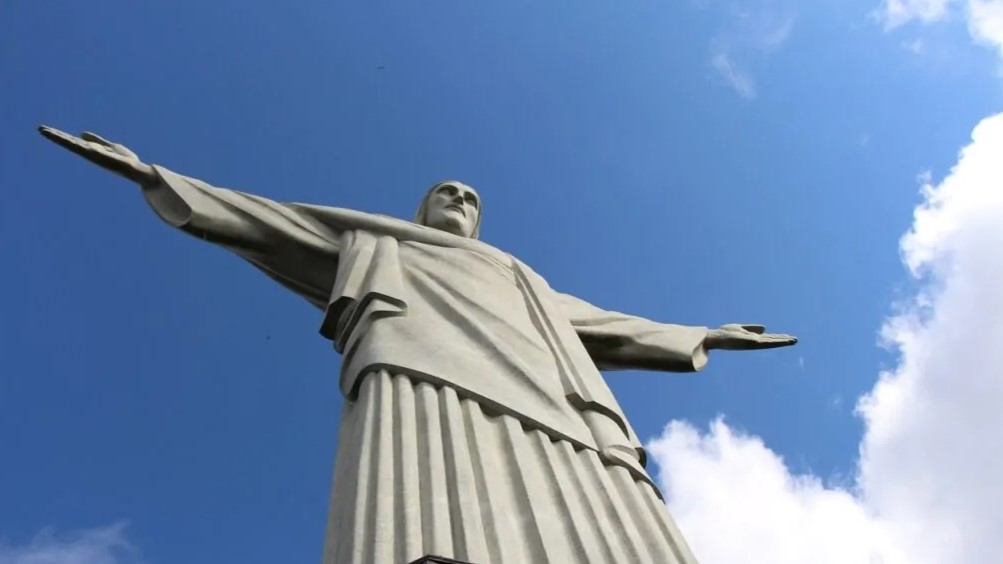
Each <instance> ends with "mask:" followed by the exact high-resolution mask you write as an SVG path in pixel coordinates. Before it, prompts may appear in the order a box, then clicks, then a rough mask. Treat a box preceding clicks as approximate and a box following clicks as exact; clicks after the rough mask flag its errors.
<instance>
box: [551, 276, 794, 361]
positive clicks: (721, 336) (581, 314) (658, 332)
mask: <svg viewBox="0 0 1003 564" xmlns="http://www.w3.org/2000/svg"><path fill="white" fill-rule="evenodd" d="M555 299H556V302H557V304H558V307H560V308H561V310H562V311H563V313H564V314H565V315H566V316H567V318H568V320H569V321H570V322H571V325H572V326H573V327H574V328H575V331H576V332H577V333H578V337H579V338H580V339H581V341H582V344H584V345H585V349H586V350H587V351H588V353H589V356H590V357H592V361H593V362H595V364H596V366H597V367H599V369H600V370H631V369H637V370H658V371H663V372H696V371H698V370H701V369H702V368H703V367H704V366H705V365H706V364H707V353H708V351H710V350H712V349H726V350H755V349H768V348H775V347H783V346H788V345H793V344H794V343H796V342H797V339H796V338H795V337H792V336H790V335H771V334H766V333H765V327H763V326H762V325H740V324H730V325H724V326H722V327H720V328H719V329H707V328H706V327H688V326H685V325H673V324H668V323H659V322H656V321H651V320H648V319H644V318H642V317H636V316H633V315H626V314H623V313H618V312H615V311H606V310H604V309H601V308H598V307H596V306H594V305H592V304H590V303H588V302H586V301H584V300H581V299H578V298H576V297H574V296H571V295H568V294H561V293H557V294H556V298H555Z"/></svg>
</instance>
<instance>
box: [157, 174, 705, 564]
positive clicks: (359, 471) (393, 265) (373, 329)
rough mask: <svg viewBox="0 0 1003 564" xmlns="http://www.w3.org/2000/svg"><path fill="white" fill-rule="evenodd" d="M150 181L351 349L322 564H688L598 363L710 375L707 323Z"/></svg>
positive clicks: (501, 256) (409, 237)
mask: <svg viewBox="0 0 1003 564" xmlns="http://www.w3.org/2000/svg"><path fill="white" fill-rule="evenodd" d="M154 168H155V170H156V171H157V173H158V178H159V182H157V183H155V184H151V185H148V186H145V187H144V188H143V193H144V196H145V197H146V200H147V202H148V203H149V204H150V206H151V207H152V208H153V210H154V211H155V212H156V213H157V215H159V216H160V217H161V218H162V219H163V220H164V221H166V222H167V223H168V224H170V225H172V226H174V227H176V228H179V229H181V230H183V231H185V232H187V233H189V234H191V235H194V236H196V237H199V238H201V239H203V240H206V241H209V242H212V243H214V244H217V245H219V246H222V247H224V248H227V249H229V250H231V251H233V252H235V253H236V254H238V255H239V256H241V257H243V258H244V259H246V260H247V261H249V262H250V263H251V264H252V265H254V266H255V267H257V268H258V269H260V270H261V271H263V272H264V273H265V274H267V275H268V276H270V277H272V278H273V279H275V280H276V281H277V282H279V283H280V284H282V285H283V286H285V287H286V288H288V289H290V290H292V291H293V292H295V293H297V294H298V295H300V296H302V297H303V298H305V299H306V300H307V301H309V302H310V303H311V304H313V305H315V306H316V307H318V308H320V309H321V310H322V312H323V319H322V322H321V328H320V332H321V334H322V335H323V336H324V337H326V338H328V339H330V340H331V341H332V342H333V346H334V348H335V349H336V350H337V351H338V352H340V353H342V355H343V359H342V363H341V375H340V388H341V391H342V393H343V394H344V396H345V398H346V404H345V408H344V411H343V415H342V422H341V428H340V431H339V445H338V454H337V459H336V462H335V476H334V484H333V488H332V489H333V493H332V496H331V506H330V514H329V519H328V530H327V538H326V541H325V548H324V562H325V563H326V564H335V563H337V564H341V563H349V562H351V563H360V564H361V563H369V562H372V563H383V562H388V563H390V562H395V563H396V562H400V563H406V562H410V561H413V560H415V559H418V558H420V557H422V556H425V555H429V554H434V555H438V556H445V557H450V558H456V559H460V560H463V561H469V562H474V563H477V564H482V563H489V562H491V563H495V562H498V563H501V562H505V563H508V562H534V563H535V562H554V563H565V562H568V563H570V562H631V563H633V562H652V563H672V562H680V563H691V562H695V559H694V558H693V556H692V554H691V553H690V551H689V549H688V548H687V546H686V543H685V541H684V540H683V538H682V536H681V534H680V533H679V531H678V529H677V528H676V526H675V524H674V523H673V521H672V519H671V517H670V516H669V514H668V512H667V510H666V508H665V506H664V504H663V503H662V501H661V494H660V492H659V491H658V488H657V486H656V485H655V484H654V483H653V482H652V480H651V478H650V476H649V475H648V473H647V471H646V470H645V468H644V465H645V454H644V449H643V447H642V445H641V444H640V442H639V441H638V439H637V437H636V435H635V434H634V431H633V429H632V428H631V426H630V424H629V423H628V421H627V419H626V417H625V416H624V414H623V411H622V409H621V408H620V406H619V405H618V404H617V402H616V399H615V398H614V397H613V394H612V392H611V391H610V390H609V387H608V386H607V385H606V383H605V381H604V380H603V378H602V376H601V374H600V372H599V369H600V368H601V369H630V368H641V369H652V370H664V371H674V372H690V371H696V370H699V369H700V368H702V367H703V365H704V364H705V363H706V352H705V350H704V348H703V341H704V338H705V336H706V332H707V330H706V329H705V328H699V327H684V326H679V325H670V324H663V323H657V322H653V321H649V320H646V319H642V318H639V317H634V316H629V315H624V314H620V313H616V312H610V311H605V310H602V309H600V308H597V307H595V306H592V305H591V304H588V303H586V302H584V301H582V300H580V299H577V298H575V297H573V296H570V295H567V294H562V293H559V292H556V291H555V290H553V289H551V288H550V287H549V285H548V284H547V283H546V281H545V280H544V279H543V278H542V277H540V276H539V275H538V274H536V273H535V272H533V270H532V269H530V268H529V267H528V266H526V265H525V264H523V263H521V262H520V261H518V260H517V259H515V258H514V257H512V256H510V255H508V254H506V253H504V252H501V251H499V250H498V249H495V248H494V247H492V246H490V245H487V244H485V243H482V242H480V241H476V240H473V239H467V238H463V237H458V236H455V235H452V234H449V233H445V232H442V231H439V230H435V229H431V228H428V227H424V226H420V225H416V224H414V223H411V222H406V221H401V220H396V219H392V218H388V217H384V216H377V215H372V214H367V213H362V212H357V211H352V210H346V209H341V208H333V207H325V206H313V205H306V204H280V203H277V202H274V201H271V200H268V199H265V198H262V197H258V196H253V195H250V194H245V193H241V192H237V191H234V190H228V189H224V188H217V187H213V186H210V185H208V184H206V183H204V182H201V181H198V180H195V179H192V178H187V177H184V176H181V175H177V174H175V173H173V172H171V171H170V170H167V169H165V168H163V167H159V166H155V167H154Z"/></svg>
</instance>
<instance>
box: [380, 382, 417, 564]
mask: <svg viewBox="0 0 1003 564" xmlns="http://www.w3.org/2000/svg"><path fill="white" fill-rule="evenodd" d="M381 377H382V374H381ZM393 380H394V406H393V407H394V410H393V411H394V415H395V416H396V418H397V428H396V433H395V435H394V451H393V453H392V454H390V455H389V456H390V457H391V458H393V459H394V461H395V462H396V466H395V469H396V472H395V474H394V480H395V481H394V488H393V493H394V496H395V498H396V501H397V505H396V508H397V514H396V515H395V516H394V517H395V519H396V523H397V541H396V544H397V546H396V548H397V552H396V554H395V560H394V562H411V561H413V560H416V559H418V558H420V557H421V556H422V555H423V553H422V551H421V549H422V540H421V537H422V535H421V488H420V487H419V483H420V482H419V473H420V470H421V468H420V466H421V462H420V461H421V459H420V458H419V457H418V433H417V429H418V417H417V415H416V414H415V396H414V388H413V385H412V383H411V380H409V379H408V378H407V377H406V376H394V378H393ZM384 456H386V455H384Z"/></svg>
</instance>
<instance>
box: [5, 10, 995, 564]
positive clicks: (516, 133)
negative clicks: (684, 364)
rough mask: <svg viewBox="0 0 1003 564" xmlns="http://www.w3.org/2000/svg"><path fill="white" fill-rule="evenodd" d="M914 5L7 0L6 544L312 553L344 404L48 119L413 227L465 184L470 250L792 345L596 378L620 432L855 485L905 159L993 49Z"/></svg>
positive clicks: (302, 352) (295, 320) (991, 95)
mask: <svg viewBox="0 0 1003 564" xmlns="http://www.w3.org/2000/svg"><path fill="white" fill-rule="evenodd" d="M933 3H934V4H944V5H945V6H946V8H945V9H946V10H947V11H946V12H945V13H944V14H942V15H936V16H935V17H930V18H927V19H929V20H930V21H929V22H916V21H910V20H909V18H906V19H904V20H902V21H901V22H900V21H892V20H891V19H889V18H890V16H888V13H890V12H887V8H888V6H889V4H885V5H884V9H885V10H886V11H885V12H882V9H883V8H882V5H881V4H880V2H873V1H858V0H850V1H847V0H841V1H838V2H837V1H836V0H824V1H818V2H811V3H801V2H793V1H790V2H784V1H780V0H778V1H764V0H754V1H751V2H747V3H742V6H740V7H737V6H736V5H732V4H728V3H724V2H719V1H717V0H702V1H696V0H693V1H691V2H675V3H673V2H628V3H625V4H624V3H617V4H616V5H614V3H610V2H595V1H586V2H579V3H576V5H575V6H574V7H571V6H562V5H558V4H548V5H541V4H540V3H534V2H522V1H519V2H505V3H483V2H481V3H452V2H441V1H432V2H421V3H406V2H393V3H389V4H383V5H366V6H365V7H362V4H359V5H358V6H350V5H347V4H344V5H335V4H332V3H329V2H320V1H310V0H307V1H304V2H300V3H297V4H296V5H295V7H288V6H287V7H284V8H279V7H278V6H277V5H276V4H274V3H268V2H257V1H253V2H247V1H245V2H236V1H228V2H227V1H220V2H211V3H204V2H194V1H191V0H177V1H174V2H169V3H156V4H144V3H134V2H125V1H122V0H116V1H107V2H101V3H87V4H86V5H85V4H81V3H74V2H62V3H51V2H16V3H12V4H11V5H9V6H7V7H6V8H5V10H4V11H5V16H4V17H3V18H2V19H0V73H2V75H3V76H5V77H7V81H5V88H4V96H3V99H4V107H5V109H6V111H4V112H2V113H0V147H2V148H3V151H2V152H0V159H2V160H0V186H2V187H3V189H4V199H3V205H2V206H0V265H3V272H4V276H3V278H2V279H3V281H4V288H3V298H2V300H0V539H2V540H0V562H3V563H5V564H6V563H8V562H14V563H19V562H21V561H19V560H17V558H21V557H23V555H24V554H27V552H26V551H28V550H30V548H25V547H26V546H28V545H30V544H31V543H32V542H35V544H36V546H41V545H45V546H48V545H49V544H52V545H53V546H57V545H58V546H63V545H61V544H60V543H61V542H63V541H64V540H66V538H67V537H66V536H65V535H74V534H76V535H78V536H80V535H83V537H85V538H88V539H92V537H93V536H94V534H98V533H100V534H99V535H98V536H100V535H105V537H103V538H106V539H107V538H111V539H112V540H113V541H114V542H112V541H108V542H107V543H106V545H108V546H111V545H113V544H114V543H116V542H120V541H121V543H123V544H128V545H131V546H133V547H134V549H135V551H136V552H137V553H139V554H141V557H142V558H143V559H144V561H147V562H152V563H161V564H163V563H175V562H186V563H191V564H197V563H201V562H206V563H209V562H213V563H215V562H248V563H253V562H312V561H316V560H317V559H318V558H319V554H320V549H321V543H322V537H323V527H324V520H325V517H326V512H327V495H328V491H329V488H330V477H331V465H332V461H333V456H334V450H335V447H336V429H337V422H338V416H339V411H340V405H341V399H340V397H339V395H338V392H337V388H336V375H337V370H338V358H337V356H336V354H335V353H334V351H333V350H331V348H330V347H329V346H328V345H329V344H328V343H327V342H326V341H324V340H323V339H321V338H320V337H319V335H318V334H317V329H318V326H319V322H320V318H319V314H318V312H317V311H315V310H313V309H311V307H310V306H308V305H307V304H306V303H305V302H302V300H301V299H299V298H297V297H295V296H292V295H290V294H288V293H287V292H285V291H284V290H283V289H281V288H279V287H278V286H277V285H275V284H274V283H272V282H271V281H270V280H268V279H266V278H265V277H263V276H261V275H260V274H259V273H258V272H256V271H255V270H253V269H252V268H251V267H250V266H249V265H247V264H245V263H243V262H241V260H240V259H238V258H236V257H234V256H230V255H228V254H227V253H226V252H224V251H222V250H219V249H216V248H211V247H209V246H207V245H205V244H203V243H201V242H200V241H197V240H194V239H191V238H189V237H187V236H185V235H183V234H180V233H176V232H172V231H171V230H170V229H169V228H168V227H167V226H166V225H164V224H162V223H161V222H160V221H159V220H158V219H157V218H156V217H155V216H154V215H153V214H152V212H150V210H149V209H147V206H146V204H145V203H144V202H143V200H142V198H141V196H140V194H139V193H138V190H137V189H136V188H135V187H133V186H131V185H129V184H128V183H127V182H125V181H123V180H120V179H118V178H115V177H113V176H111V175H110V174H108V173H105V172H103V171H101V170H98V169H97V168H96V167H93V166H92V165H89V164H87V163H85V162H83V161H82V160H80V159H78V158H76V157H74V156H73V155H70V154H68V153H65V152H64V151H62V150H60V149H58V148H57V147H55V146H54V145H51V144H49V143H47V142H45V141H44V140H43V139H42V138H41V137H39V136H38V135H37V134H36V133H35V131H34V128H35V127H36V126H37V125H39V124H42V123H45V124H49V125H53V126H55V127H59V128H61V129H64V130H67V131H72V132H79V131H83V130H92V131H96V132H98V133H100V134H102V135H104V136H105V137H107V138H110V139H113V140H115V141H119V142H121V143H124V144H125V145H127V146H129V147H130V148H132V149H133V150H134V151H136V152H137V153H138V154H139V155H140V157H141V158H142V159H143V160H145V161H147V162H151V163H156V164H161V165H163V166H166V167H168V168H171V169H173V170H175V171H177V172H180V173H183V174H187V175H190V176H194V177H197V178H201V179H203V180H206V181H208V182H210V183H213V184H216V185H220V186H226V187H232V188H237V189H240V190H243V191H248V192H253V193H257V194H261V195H264V196H268V197H271V198H275V199H278V200H284V201H301V202H311V203H324V204H330V205H336V206H340V207H349V208H355V209H361V210H365V211H373V212H379V213H388V214H392V215H396V216H399V217H405V218H409V217H411V215H412V214H413V212H414V209H415V207H416V205H417V203H418V200H419V198H420V197H421V195H422V193H423V191H424V189H425V188H426V187H427V186H428V185H430V184H431V183H433V182H435V181H437V180H440V179H444V178H458V179H460V180H463V181H465V182H468V183H469V184H471V185H473V186H475V187H476V188H478V190H479V191H480V192H481V194H482V196H483V199H484V205H485V219H484V226H483V229H482V237H483V238H484V239H485V240H486V241H488V242H490V243H492V244H494V245H496V246H498V247H500V248H502V249H505V250H507V251H509V252H511V253H513V254H515V255H516V256H518V257H520V258H521V259H522V260H524V261H525V262H527V263H529V264H530V265H532V266H533V267H534V268H536V269H537V270H538V271H539V272H540V273H542V274H543V275H544V276H545V277H547V279H548V280H549V281H550V283H551V285H552V286H554V287H556V288H558V289H561V290H563V291H566V292H569V293H573V294H576V295H578V296H579V297H582V298H584V299H587V300H589V301H591V302H593V303H596V304H597V305H601V306H603V307H607V308H610V309H616V310H621V311H626V312H630V313H636V314H641V315H645V316H648V317H651V318H654V319H657V320H662V321H670V322H676V323H684V324H695V325H718V324H723V323H729V322H756V323H765V324H766V325H767V326H768V327H769V328H770V329H773V330H776V331H779V332H790V333H795V334H797V335H798V336H799V337H800V338H801V343H799V344H798V346H797V347H795V348H794V349H783V350H777V351H769V352H761V353H718V354H715V355H714V356H713V357H712V360H711V363H710V366H709V367H708V368H707V370H706V371H705V372H703V373H701V374H699V375H681V374H655V373H616V374H612V375H610V376H609V382H610V385H611V386H612V388H613V389H614V391H615V392H616V393H617V395H618V397H619V398H620V400H621V403H622V404H623V406H624V408H625V410H626V412H627V414H628V416H629V417H630V418H631V420H632V422H633V423H634V426H635V428H636V430H637V432H638V434H639V435H640V436H641V437H642V439H644V440H648V439H656V438H659V437H661V438H662V439H663V440H664V441H667V442H664V443H661V444H663V446H664V445H665V444H670V443H672V440H671V439H673V438H675V439H679V438H680V437H681V436H682V435H680V434H678V432H682V431H680V430H679V429H681V428H678V427H677V431H678V432H677V434H676V435H672V434H671V432H670V431H666V429H665V428H666V425H667V424H668V423H669V422H670V421H673V420H676V421H685V422H688V424H689V425H692V426H694V427H693V428H688V429H689V430H694V432H697V433H705V432H706V433H710V434H708V435H706V436H704V435H702V434H701V435H700V437H702V438H701V440H704V439H707V440H709V439H708V437H718V438H720V436H721V435H714V434H713V433H715V431H713V429H712V428H711V430H708V427H707V426H708V424H709V423H711V422H712V421H713V420H715V418H717V417H718V416H720V415H723V416H724V417H725V421H726V422H727V425H729V427H728V429H729V430H730V431H729V432H734V433H738V434H740V435H741V434H742V433H745V435H742V436H747V437H754V438H755V440H756V441H761V443H762V444H763V445H766V447H764V448H768V450H769V451H770V452H771V453H773V454H774V455H776V456H779V457H782V459H783V461H784V464H785V465H786V466H785V468H786V470H785V471H787V472H790V473H791V475H794V476H797V475H811V476H815V477H818V478H820V479H821V480H822V482H823V486H828V487H829V488H830V489H827V490H826V491H839V492H843V490H841V489H838V488H839V487H840V486H843V487H846V488H847V490H846V491H847V492H849V493H848V494H847V495H857V494H856V493H854V492H856V488H855V487H854V481H855V480H857V478H855V477H854V476H856V473H857V471H858V463H859V462H860V459H859V453H860V449H861V448H862V445H866V444H868V443H866V442H864V443H862V440H863V439H864V438H865V436H867V435H868V433H867V430H868V429H870V427H868V425H869V424H871V423H869V422H873V421H872V420H869V419H866V418H861V417H858V416H856V415H855V414H854V405H855V403H856V402H857V400H858V398H860V397H861V396H863V395H864V394H867V393H868V392H871V391H872V390H873V389H875V388H874V387H875V383H876V381H877V379H878V376H879V373H880V372H881V371H882V370H886V371H890V372H891V373H895V371H896V370H897V369H899V368H901V367H902V366H905V365H906V364H907V363H904V361H903V360H902V358H901V355H896V354H892V353H891V352H889V351H888V350H884V349H882V348H880V347H879V346H878V339H879V331H880V330H881V328H882V327H883V326H886V325H887V323H888V321H889V315H891V314H892V313H894V312H895V311H897V310H895V309H894V307H893V305H894V304H896V303H899V302H901V301H902V300H906V301H908V300H909V299H911V296H914V295H916V294H915V293H916V292H917V287H922V285H921V282H918V281H917V280H916V279H914V278H913V277H911V276H910V275H909V273H908V271H907V270H906V268H905V267H904V266H903V261H902V253H906V255H907V256H908V252H909V249H900V246H899V240H900V238H901V237H902V236H903V234H905V233H907V232H908V231H910V229H914V228H915V227H916V225H915V224H914V211H915V209H916V207H917V205H919V204H921V198H920V196H919V195H918V193H917V189H918V184H917V175H919V174H920V173H922V172H923V171H927V170H929V171H932V172H933V174H934V177H935V178H941V177H944V176H945V175H947V174H948V173H949V171H950V170H951V167H953V166H955V164H956V163H957V162H958V151H959V149H961V148H962V147H964V146H966V145H967V144H969V143H970V142H971V136H972V130H973V127H975V125H976V124H977V123H979V122H980V120H982V119H983V118H984V117H986V116H988V115H990V114H991V113H993V112H994V111H998V110H999V108H1000V88H999V79H998V74H997V73H996V71H997V70H998V64H999V63H998V58H997V57H996V56H995V54H994V53H993V50H992V49H985V48H983V47H981V46H978V45H976V44H974V43H973V42H972V38H971V37H970V36H969V29H976V31H977V27H976V28H972V26H971V19H969V20H968V24H969V25H968V27H966V19H965V18H971V17H974V16H972V14H976V12H977V10H976V8H973V6H976V5H982V4H985V5H988V4H993V2H992V1H987V0H970V1H969V2H968V3H967V4H965V6H961V4H964V3H963V2H951V1H950V0H947V1H944V2H933ZM996 3H997V4H998V2H996ZM544 4H546V3H544ZM890 4H892V5H902V6H904V7H905V8H903V9H909V8H910V7H912V8H915V5H917V4H920V3H918V2H915V1H907V2H905V3H904V4H902V3H900V2H891V3H890ZM954 5H957V6H954ZM952 6H953V8H952ZM955 8H956V9H955ZM952 9H955V11H953V12H952V11H951V10H952ZM876 10H877V12H875V11H876ZM875 13H877V14H879V15H878V16H877V17H875ZM882 13H884V14H885V16H880V14H882ZM882 18H883V19H882ZM899 24H903V25H899ZM976 31H972V32H971V33H973V34H975V35H976V37H975V39H976V40H978V41H981V42H982V43H989V44H990V46H992V45H993V44H992V41H993V37H992V36H987V37H989V38H988V39H986V37H980V36H978V34H977V33H976ZM1001 159H1003V157H1001ZM996 179H997V180H998V177H996ZM993 182H995V180H994V181H993ZM934 184H935V182H934ZM996 184H998V182H996ZM996 184H993V185H994V186H995V185H996ZM975 207H978V206H975ZM966 209H968V208H966ZM1001 224H1003V223H1001ZM921 239H922V237H921ZM917 260H919V259H917ZM938 264H939V263H938ZM986 307H987V308H990V309H991V308H993V307H996V306H995V305H993V304H989V305H987V306H986ZM1001 309H1003V307H1001ZM995 311H999V310H995ZM999 312H1000V314H1001V315H1000V318H1003V311H999ZM893 319H894V318H893ZM898 344H900V345H901V342H898ZM999 366H1001V369H1000V372H997V374H998V373H1003V364H1001V365H999ZM897 367H898V368H897ZM1000 398H1001V399H1003V394H1001V396H1000ZM684 430H685V429H684ZM672 444H674V443H672ZM666 448H668V447H666ZM670 454H671V453H670ZM691 454H692V452H691ZM680 456H682V455H680ZM659 460H664V459H661V458H659ZM719 462H720V461H719ZM666 466H667V465H666ZM954 478H957V476H954ZM663 479H664V480H665V483H666V484H667V485H668V486H669V489H673V490H675V489H678V490H679V492H680V495H682V494H683V492H684V490H686V487H687V486H686V484H683V483H680V482H679V481H678V480H680V479H682V478H681V477H680V476H677V475H673V474H671V472H669V471H666V473H663ZM856 486H858V487H859V486H860V483H859V480H857V483H856ZM831 488H837V489H836V490H832V489H831ZM865 489H866V488H865ZM681 499H682V498H681ZM687 499H688V498H687ZM854 499H858V500H859V498H854ZM865 501H866V500H865ZM865 505H866V503H865ZM687 511H688V510H687ZM680 520H681V522H682V525H683V527H684V531H686V532H687V534H690V530H694V533H693V536H694V537H696V538H700V533H699V532H697V531H695V528H696V527H698V526H699V525H698V524H694V523H697V522H698V521H690V524H689V525H687V521H686V519H685V517H681V518H680ZM1000 522H1003V521H1000ZM123 523H124V524H125V525H122V526H119V527H117V524H123ZM687 526H689V527H690V529H689V530H688V529H687ZM88 529H90V530H91V532H90V533H87V532H83V533H81V532H80V531H82V530H88ZM43 530H51V531H54V532H53V533H52V534H53V535H54V536H55V539H51V538H50V539H49V540H46V538H47V537H44V535H43V537H37V535H38V534H39V531H43ZM95 530H96V531H97V532H98V533H95V532H94V531H95ZM74 531H76V533H74ZM87 535H91V536H89V537H88V536H87ZM32 539H36V540H35V541H32ZM38 539H41V540H38ZM94 542H98V541H94ZM109 543H110V544H109ZM694 544H696V542H694ZM4 547H6V548H4ZM695 548H696V549H697V553H698V555H699V554H700V551H699V546H697V547H695ZM109 550H110V549H109ZM5 551H6V552H5ZM18 555H21V556H18ZM4 558H7V560H4ZM95 558H97V557H95ZM122 558H126V557H122ZM129 558H132V557H129ZM83 561H91V562H98V561H99V560H96V559H91V560H83ZM109 561H111V562H119V561H121V562H126V561H132V560H125V559H120V560H109ZM759 561H765V560H759ZM53 562H56V561H55V560H53ZM59 562H62V561H59ZM101 562H103V561H101ZM708 562H710V560H708Z"/></svg>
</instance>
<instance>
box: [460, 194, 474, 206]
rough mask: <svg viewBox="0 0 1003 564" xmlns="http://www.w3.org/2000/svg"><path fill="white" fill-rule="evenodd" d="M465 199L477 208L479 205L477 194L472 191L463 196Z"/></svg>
mask: <svg viewBox="0 0 1003 564" xmlns="http://www.w3.org/2000/svg"><path fill="white" fill-rule="evenodd" d="M463 201H465V202H467V203H468V204H470V205H472V206H474V207H475V208H476V207H477V196H474V195H473V194H471V193H470V192H467V193H466V195H464V196H463Z"/></svg>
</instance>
